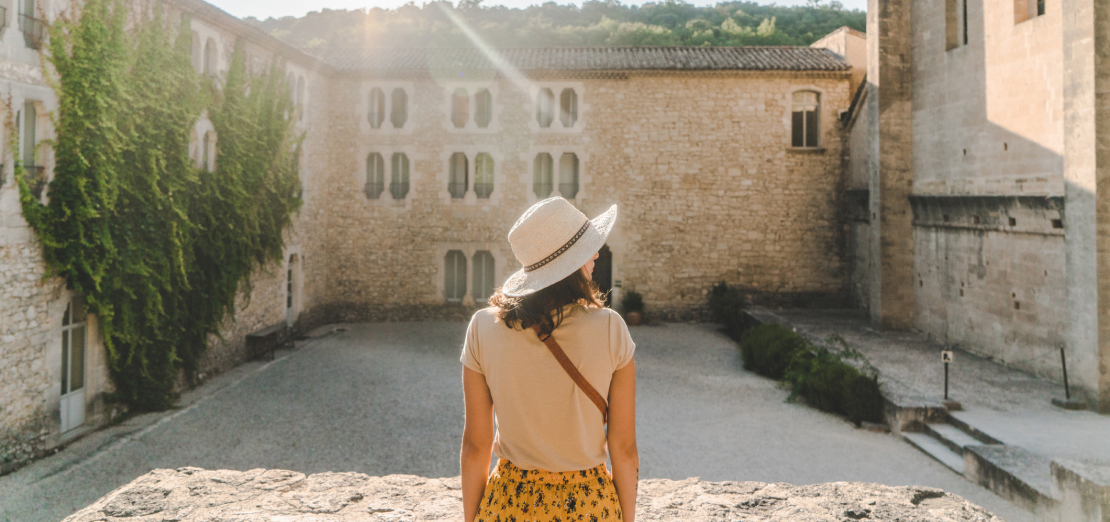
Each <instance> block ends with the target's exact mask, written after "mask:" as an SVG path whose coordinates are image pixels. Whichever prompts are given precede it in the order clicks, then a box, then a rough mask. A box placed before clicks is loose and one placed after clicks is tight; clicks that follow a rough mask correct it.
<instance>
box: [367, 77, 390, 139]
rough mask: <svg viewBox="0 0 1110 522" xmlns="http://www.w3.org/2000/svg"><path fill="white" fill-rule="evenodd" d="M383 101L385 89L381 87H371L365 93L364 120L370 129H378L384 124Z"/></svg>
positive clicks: (384, 111) (384, 110) (384, 109)
mask: <svg viewBox="0 0 1110 522" xmlns="http://www.w3.org/2000/svg"><path fill="white" fill-rule="evenodd" d="M385 103H386V102H385V91H384V90H382V88H381V87H372V88H371V89H370V92H368V93H367V94H366V122H367V123H369V124H370V128H371V129H374V130H378V129H380V128H382V125H384V124H385V120H386V118H385V113H386V108H385ZM375 120H377V121H375Z"/></svg>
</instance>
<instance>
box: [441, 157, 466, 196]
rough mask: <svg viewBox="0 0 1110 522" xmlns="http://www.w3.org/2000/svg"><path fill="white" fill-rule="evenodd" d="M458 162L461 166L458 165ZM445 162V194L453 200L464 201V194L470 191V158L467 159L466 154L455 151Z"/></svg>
mask: <svg viewBox="0 0 1110 522" xmlns="http://www.w3.org/2000/svg"><path fill="white" fill-rule="evenodd" d="M460 160H461V163H462V164H461V165H459V162H460ZM447 161H448V167H447V168H448V171H447V192H448V193H449V194H450V195H451V199H453V200H454V199H465V198H466V193H467V192H469V191H470V158H469V157H467V154H466V152H462V151H456V152H452V153H451V155H450V156H449V157H448V160H447ZM460 174H461V176H462V181H461V182H460V181H459V176H460ZM460 185H461V189H460Z"/></svg>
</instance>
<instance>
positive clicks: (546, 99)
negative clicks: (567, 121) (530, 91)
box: [536, 89, 555, 129]
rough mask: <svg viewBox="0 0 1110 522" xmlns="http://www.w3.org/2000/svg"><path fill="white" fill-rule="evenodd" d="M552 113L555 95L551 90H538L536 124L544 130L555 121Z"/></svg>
mask: <svg viewBox="0 0 1110 522" xmlns="http://www.w3.org/2000/svg"><path fill="white" fill-rule="evenodd" d="M554 113H555V95H554V94H553V93H552V92H551V89H540V92H538V93H536V122H537V123H539V124H540V127H542V128H545V129H546V128H548V127H550V126H551V122H552V121H554V120H555V114H554Z"/></svg>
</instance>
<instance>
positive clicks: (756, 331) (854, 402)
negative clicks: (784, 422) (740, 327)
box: [740, 323, 883, 426]
mask: <svg viewBox="0 0 1110 522" xmlns="http://www.w3.org/2000/svg"><path fill="white" fill-rule="evenodd" d="M740 353H741V355H742V356H743V358H744V368H745V369H747V370H751V371H754V372H756V373H758V374H760V375H763V376H766V377H770V378H772V379H776V380H782V381H785V382H786V383H787V384H789V385H790V388H791V390H792V391H793V393H792V395H791V397H802V398H804V399H805V401H806V403H807V404H809V405H811V406H813V407H815V408H817V409H820V410H824V411H828V412H832V413H838V414H840V415H844V416H845V417H847V418H848V420H850V421H852V422H853V423H855V424H856V425H857V426H859V425H860V423H862V422H864V421H867V422H881V421H882V412H883V410H882V404H883V402H882V399H883V396H882V393H881V392H880V390H879V382H878V375H877V374H875V373H874V372H871V374H870V375H868V374H865V373H863V372H861V371H860V370H859V369H858V368H856V367H855V366H852V365H850V364H848V363H846V362H844V357H843V356H841V355H840V354H838V353H834V352H831V351H829V350H828V349H827V348H823V347H816V346H813V345H812V344H810V343H809V342H808V341H806V340H805V338H804V337H802V336H801V335H798V334H797V333H796V332H794V331H793V330H791V329H789V328H787V327H785V326H782V325H780V324H774V323H770V324H764V325H761V326H757V327H755V328H751V329H749V330H748V331H746V332H744V333H743V335H741V336H740Z"/></svg>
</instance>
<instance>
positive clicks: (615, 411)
mask: <svg viewBox="0 0 1110 522" xmlns="http://www.w3.org/2000/svg"><path fill="white" fill-rule="evenodd" d="M609 458H610V459H612V461H613V484H614V485H615V486H616V487H617V498H619V499H620V503H621V512H622V513H623V515H624V521H625V522H636V493H637V488H638V486H639V483H640V452H639V450H637V449H636V361H635V359H633V360H632V362H630V363H628V364H627V365H626V366H625V367H624V368H621V369H619V370H617V371H616V372H615V373H613V380H612V382H610V383H609Z"/></svg>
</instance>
